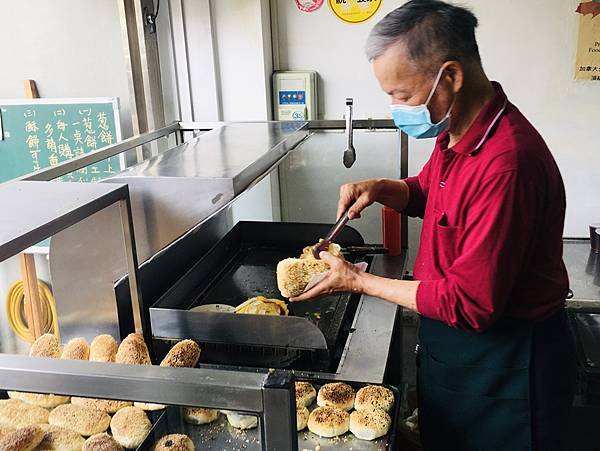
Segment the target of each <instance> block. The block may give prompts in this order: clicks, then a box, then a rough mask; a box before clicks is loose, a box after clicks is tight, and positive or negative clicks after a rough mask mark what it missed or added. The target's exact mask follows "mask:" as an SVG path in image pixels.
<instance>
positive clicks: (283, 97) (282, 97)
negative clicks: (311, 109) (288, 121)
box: [279, 91, 306, 105]
mask: <svg viewBox="0 0 600 451" xmlns="http://www.w3.org/2000/svg"><path fill="white" fill-rule="evenodd" d="M305 103H306V91H279V105H304V104H305Z"/></svg>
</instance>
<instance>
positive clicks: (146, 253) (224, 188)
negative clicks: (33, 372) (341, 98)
mask: <svg viewBox="0 0 600 451" xmlns="http://www.w3.org/2000/svg"><path fill="white" fill-rule="evenodd" d="M307 136H308V128H307V125H306V124H305V123H299V122H290V123H286V122H256V123H231V124H222V125H221V126H220V127H218V128H215V129H214V130H211V131H208V132H206V133H203V134H202V135H200V136H198V137H196V138H193V139H191V140H190V141H188V142H185V143H183V144H181V145H179V146H177V147H174V148H172V149H169V150H167V151H165V152H164V153H162V154H160V155H158V156H155V157H153V158H151V159H149V160H147V161H145V162H143V163H141V164H139V165H137V166H134V167H132V168H130V169H128V170H126V171H124V172H122V173H120V174H118V175H117V176H115V177H112V178H110V179H106V180H105V182H108V183H117V182H118V183H126V184H128V185H129V191H130V196H131V202H132V211H133V222H134V227H135V234H136V236H137V237H138V241H137V253H138V257H139V261H140V262H144V261H145V260H148V259H149V258H151V257H152V256H153V255H155V254H156V253H157V252H159V251H160V250H161V249H163V248H165V247H166V246H167V245H168V244H169V243H171V242H173V241H174V240H175V239H177V238H178V237H180V236H182V235H183V234H185V233H193V231H194V229H195V228H196V227H197V226H198V225H199V224H202V223H204V224H203V227H202V234H203V240H201V243H202V247H203V249H196V252H202V251H204V250H207V249H208V248H210V247H211V246H212V245H213V244H214V243H215V242H216V241H217V240H218V239H220V238H221V237H222V236H223V235H224V234H225V233H226V232H227V231H228V230H229V228H230V227H231V225H232V224H231V219H230V215H229V214H228V209H227V206H228V205H229V204H230V203H231V202H232V201H233V200H234V199H235V198H236V196H238V195H240V194H241V193H243V192H244V191H245V190H247V189H249V188H250V187H252V186H253V185H254V184H255V183H257V182H258V181H259V180H260V179H261V178H262V177H263V176H265V175H267V174H268V173H269V172H270V171H271V170H272V169H273V168H274V167H275V166H276V165H277V163H278V162H279V161H281V159H282V158H284V157H285V155H286V154H287V153H288V152H289V151H290V150H291V149H293V148H294V147H295V146H296V145H298V144H299V143H300V142H301V141H302V140H303V139H305V138H306V137H307ZM110 213H111V212H110V211H106V212H100V213H97V214H96V215H94V216H92V217H91V218H88V219H87V220H85V221H82V222H81V223H80V224H78V225H76V226H74V227H71V228H69V229H68V230H66V231H64V232H62V233H60V234H58V235H56V236H55V237H54V239H53V240H52V243H51V248H50V270H51V273H52V284H53V290H54V294H55V297H56V299H57V311H58V316H59V318H60V320H61V322H60V326H61V330H62V334H63V336H64V337H65V338H69V337H71V336H86V337H88V338H92V337H93V336H94V335H95V334H97V333H113V334H115V335H118V333H117V331H118V325H117V313H116V303H115V296H114V289H113V284H114V282H115V281H116V280H118V279H120V278H121V277H123V276H124V275H125V274H126V273H127V269H126V268H127V266H126V261H125V258H124V256H123V255H121V252H119V250H120V249H122V246H123V244H122V238H121V234H120V229H119V227H120V225H119V223H118V222H116V221H115V220H114V218H113V215H111V214H110ZM217 213H218V214H217ZM90 236H91V237H94V240H93V244H91V245H88V246H87V247H86V249H85V250H84V252H82V249H81V248H79V247H78V246H76V245H74V243H81V242H86V240H84V239H83V238H84V237H88V239H87V242H89V241H90V240H89V237H90ZM167 282H168V281H165V285H167ZM134 312H135V315H136V319H137V314H138V311H137V306H134ZM138 324H139V319H138Z"/></svg>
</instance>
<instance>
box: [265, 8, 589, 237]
mask: <svg viewBox="0 0 600 451" xmlns="http://www.w3.org/2000/svg"><path fill="white" fill-rule="evenodd" d="M325 3H327V2H325ZM403 3H404V2H403V1H394V0H387V1H385V2H383V4H382V7H381V10H380V11H379V12H378V13H377V14H376V15H375V17H374V18H373V19H371V20H370V21H369V22H366V23H364V24H359V25H347V24H344V23H342V22H340V21H339V20H338V19H336V18H335V17H334V16H333V15H332V14H331V12H330V11H329V8H328V6H327V4H325V5H324V6H323V7H321V8H320V9H319V10H318V11H316V12H314V13H308V14H307V13H302V12H300V11H299V10H298V9H297V8H296V6H295V4H294V2H292V1H288V0H278V1H277V10H278V15H277V18H278V23H279V26H278V30H277V32H278V35H279V45H280V47H279V57H280V67H279V69H282V70H286V69H288V70H302V69H311V70H316V71H318V72H319V74H320V76H321V80H320V81H321V83H320V92H319V98H320V111H321V114H322V116H323V118H325V119H339V118H341V117H342V114H343V108H344V99H345V98H346V97H347V96H349V97H354V103H355V111H356V117H359V118H360V117H389V111H388V101H387V99H386V96H385V95H384V94H383V93H382V92H381V91H380V89H379V87H378V85H377V82H376V80H375V79H374V77H373V75H372V73H371V69H370V65H369V63H368V62H367V61H366V60H365V58H364V52H363V48H364V42H365V39H366V37H367V35H368V33H369V31H370V29H371V28H372V27H373V25H375V23H376V22H377V21H378V20H379V19H381V18H383V17H384V15H385V14H386V13H387V12H389V11H391V10H393V9H394V8H396V7H398V6H400V5H402V4H403ZM462 3H463V4H465V5H467V6H470V7H472V8H473V10H474V12H475V13H476V15H477V16H478V17H479V19H480V27H479V30H478V40H479V44H480V48H481V53H482V58H483V63H484V67H485V69H486V71H487V73H488V75H489V76H490V78H492V79H494V80H498V81H500V82H501V83H502V84H503V86H504V88H505V91H506V92H507V94H508V96H509V98H510V99H511V101H512V102H513V103H515V104H516V105H517V106H519V107H520V108H521V110H522V111H523V112H524V113H525V114H526V115H527V117H528V118H529V119H530V120H531V121H532V122H533V123H534V125H535V126H536V127H537V128H538V129H539V131H540V132H541V133H542V135H543V136H544V137H545V138H546V140H547V142H548V144H549V146H550V148H551V150H552V151H553V153H554V156H555V158H556V159H557V162H558V164H559V166H560V168H561V171H562V174H563V177H564V178H565V184H566V188H567V196H568V207H567V221H566V225H565V235H567V236H587V234H588V232H587V224H588V223H589V222H593V221H599V220H600V195H598V194H597V193H599V192H600V177H598V174H599V171H600V170H599V168H600V141H599V140H598V138H597V135H598V114H599V111H600V84H598V83H596V84H593V83H592V82H576V81H574V80H573V73H574V65H575V47H576V40H577V23H578V16H577V15H576V14H575V13H574V11H575V8H576V6H577V3H578V2H577V1H575V0H528V1H522V0H504V1H501V2H491V1H489V0H463V1H462ZM432 146H433V143H432V141H420V142H417V141H415V140H411V142H410V151H411V155H410V162H411V173H412V174H414V173H416V172H417V171H418V169H419V168H420V166H421V165H422V164H423V163H424V161H426V159H427V158H428V156H429V154H430V152H431V148H432ZM373 176H377V174H373ZM413 224H415V223H413ZM413 229H414V227H413ZM411 235H412V237H413V240H412V241H413V248H414V244H415V238H416V235H417V233H416V231H415V230H413V231H412V233H411Z"/></svg>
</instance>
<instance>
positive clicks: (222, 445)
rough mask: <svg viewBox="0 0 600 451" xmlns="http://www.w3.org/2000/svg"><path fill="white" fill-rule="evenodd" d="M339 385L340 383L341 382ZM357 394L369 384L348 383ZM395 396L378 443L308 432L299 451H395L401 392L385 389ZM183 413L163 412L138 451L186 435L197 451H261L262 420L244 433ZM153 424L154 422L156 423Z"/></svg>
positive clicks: (222, 421) (224, 421)
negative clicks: (188, 420) (389, 422)
mask: <svg viewBox="0 0 600 451" xmlns="http://www.w3.org/2000/svg"><path fill="white" fill-rule="evenodd" d="M299 380H306V381H307V382H310V383H311V384H313V385H314V387H315V389H317V391H318V389H319V388H320V387H321V386H322V385H323V384H325V383H327V382H329V381H323V380H319V381H316V380H314V379H299ZM338 382H339V381H338ZM346 383H347V384H350V385H351V386H352V387H354V388H355V389H356V390H358V389H359V388H360V387H363V386H365V385H367V384H363V383H359V382H346ZM384 386H385V387H387V388H389V389H390V390H392V391H393V392H394V396H395V397H396V403H395V404H394V409H393V411H392V415H391V416H392V426H391V428H390V431H389V432H388V434H387V435H386V436H384V437H381V438H379V439H377V440H373V441H367V440H360V439H357V438H356V437H354V435H352V433H351V432H348V433H346V434H344V435H342V436H340V437H336V438H321V437H319V436H317V435H315V434H313V433H312V432H310V431H309V430H308V429H304V430H303V431H300V432H298V451H304V450H306V451H308V450H310V451H317V450H321V451H337V450H349V449H352V450H353V451H387V450H389V451H391V450H395V449H396V436H397V427H398V421H399V409H400V404H401V399H400V396H401V395H400V392H399V390H398V389H397V388H396V387H394V386H391V385H385V384H384ZM315 407H316V403H315V404H314V405H312V406H311V407H310V408H309V410H311V411H312V410H313V409H314V408H315ZM180 412H181V409H180V408H179V407H168V408H167V409H166V411H164V412H162V414H161V415H160V417H158V418H157V421H155V422H154V421H153V422H154V426H153V429H152V431H151V432H150V434H149V435H148V437H146V440H145V441H144V443H143V444H142V445H141V446H140V447H139V448H138V451H150V450H151V449H152V446H153V445H154V443H156V442H157V441H158V440H159V439H160V438H161V437H162V436H163V435H165V434H175V433H178V434H186V435H187V436H188V437H190V438H191V439H192V441H193V442H194V444H195V445H196V449H201V450H219V451H230V450H235V451H238V450H245V451H255V450H256V451H260V450H262V448H261V437H260V430H261V425H260V419H259V424H258V427H256V428H254V429H249V430H246V431H241V430H238V429H235V428H233V427H232V426H230V425H229V423H228V421H227V418H226V416H225V415H222V414H221V415H219V418H218V419H217V420H216V421H214V422H213V423H210V424H206V425H201V426H195V425H191V424H188V423H186V422H184V421H183V420H182V417H181V413H180ZM153 420H154V419H153Z"/></svg>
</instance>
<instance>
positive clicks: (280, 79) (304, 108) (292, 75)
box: [273, 71, 317, 121]
mask: <svg viewBox="0 0 600 451" xmlns="http://www.w3.org/2000/svg"><path fill="white" fill-rule="evenodd" d="M273 99H274V101H275V105H274V110H275V111H274V116H275V120H276V121H308V120H315V119H317V73H316V72H315V71H281V72H275V73H274V74H273Z"/></svg>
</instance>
